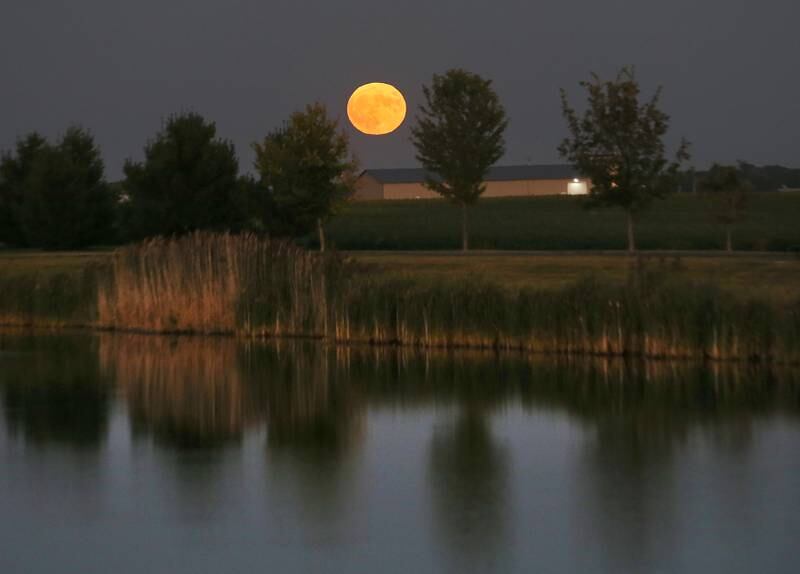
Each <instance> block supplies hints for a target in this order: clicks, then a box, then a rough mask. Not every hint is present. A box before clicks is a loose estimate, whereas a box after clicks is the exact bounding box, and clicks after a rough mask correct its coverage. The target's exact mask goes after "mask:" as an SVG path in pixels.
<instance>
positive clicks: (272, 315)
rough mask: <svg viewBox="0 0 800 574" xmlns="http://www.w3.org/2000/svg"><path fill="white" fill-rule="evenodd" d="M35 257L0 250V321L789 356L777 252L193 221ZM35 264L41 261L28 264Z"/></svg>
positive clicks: (790, 269) (786, 268)
mask: <svg viewBox="0 0 800 574" xmlns="http://www.w3.org/2000/svg"><path fill="white" fill-rule="evenodd" d="M40 257H42V259H40V260H39V261H38V262H32V261H31V258H26V257H25V256H23V255H17V256H12V257H5V258H3V259H2V261H3V262H4V263H7V264H6V265H2V264H1V263H0V317H2V320H3V321H4V322H7V323H9V322H10V323H27V324H40V325H42V324H50V325H78V324H80V325H86V326H93V327H101V328H111V329H124V330H141V331H152V332H198V333H232V334H238V335H243V336H311V337H324V338H326V339H328V340H337V341H349V342H372V343H402V344H407V345H417V346H425V347H457V346H469V347H491V348H502V349H518V350H527V351H545V352H556V353H591V354H609V355H613V354H630V355H644V356H661V357H665V356H671V357H682V356H705V357H713V358H756V357H757V358H760V359H773V360H776V361H783V362H791V361H795V362H796V361H800V301H798V297H797V294H796V292H795V287H796V286H797V285H798V284H800V282H799V281H798V278H799V277H800V260H797V259H796V258H794V257H793V256H790V255H787V256H784V257H779V256H771V257H763V256H762V257H759V256H754V255H751V256H743V257H732V258H728V257H725V258H713V257H705V258H703V257H692V258H688V257H685V258H680V259H678V258H674V257H668V258H664V259H659V258H657V257H656V258H654V259H653V260H651V261H649V262H644V263H643V262H642V261H639V263H638V264H635V265H633V266H632V267H631V266H630V265H631V264H630V262H629V260H628V259H627V258H624V257H620V256H597V257H587V256H564V257H557V256H547V257H543V256H520V255H516V256H515V255H504V256H497V257H487V256H485V255H484V256H480V255H478V256H466V257H464V256H453V257H451V258H449V259H447V260H442V259H441V256H435V255H422V256H413V257H412V256H410V255H404V254H400V255H389V256H387V255H383V256H381V255H375V254H373V255H362V256H361V258H360V260H361V262H360V263H358V262H354V261H352V260H348V261H342V260H340V259H338V258H336V257H335V256H327V257H320V256H319V255H317V254H314V253H308V252H304V251H302V250H300V249H297V248H295V247H292V246H289V245H286V244H281V243H270V242H267V241H263V240H258V239H256V238H253V237H238V238H237V237H229V236H213V235H196V236H192V237H187V238H184V239H181V240H177V241H155V242H150V243H147V244H144V245H140V246H132V247H127V248H124V249H121V250H119V251H117V252H116V253H115V254H114V255H113V256H112V255H108V254H106V255H103V254H91V255H81V256H74V257H63V256H40ZM59 257H61V258H62V259H61V261H62V262H63V266H61V267H60V268H59V261H58V260H59ZM426 257H427V258H429V259H428V260H427V261H426ZM81 258H84V259H83V260H82V259H81ZM34 259H35V258H34ZM9 262H10V263H9ZM45 262H47V264H46V265H45ZM487 264H488V265H494V268H491V267H489V268H486V265H487ZM528 265H530V269H529V268H528ZM38 266H41V267H49V268H48V270H47V271H46V272H42V271H37V272H34V273H32V274H31V272H30V268H31V267H38ZM26 267H27V268H28V271H25V268H26ZM476 268H480V269H481V274H478V273H475V270H476ZM3 269H5V270H3ZM14 269H16V270H14ZM586 271H589V273H586ZM731 278H734V279H733V280H730V279H731ZM714 279H716V282H717V283H719V282H720V281H723V282H724V285H726V286H727V288H726V289H723V288H720V287H718V286H715V281H714Z"/></svg>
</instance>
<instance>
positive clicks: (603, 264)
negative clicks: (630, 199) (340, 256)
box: [349, 251, 800, 304]
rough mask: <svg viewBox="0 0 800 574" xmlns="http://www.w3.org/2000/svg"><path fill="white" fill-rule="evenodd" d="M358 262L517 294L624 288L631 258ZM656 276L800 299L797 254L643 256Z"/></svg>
mask: <svg viewBox="0 0 800 574" xmlns="http://www.w3.org/2000/svg"><path fill="white" fill-rule="evenodd" d="M349 255H350V256H351V257H353V258H354V259H355V260H356V261H359V262H360V263H363V264H364V265H366V266H367V268H368V269H369V270H371V271H374V272H376V273H377V274H378V275H380V276H383V277H385V278H387V279H389V278H391V279H410V280H413V281H415V282H418V283H420V284H433V283H445V284H446V283H463V282H480V283H484V282H485V283H490V284H495V285H498V286H500V287H504V288H508V289H512V290H517V289H524V288H532V289H548V290H551V289H552V290H555V289H562V288H565V287H568V286H570V285H573V284H575V283H576V282H578V281H580V280H581V279H584V278H586V277H588V276H592V277H595V278H597V279H598V280H600V281H602V282H604V283H610V284H614V285H622V284H623V283H625V281H626V280H627V278H628V275H629V272H630V268H631V259H630V258H629V257H627V256H625V255H623V254H582V253H563V254H562V253H553V252H549V253H529V252H508V251H505V252H490V253H470V254H466V255H462V254H460V253H435V252H434V253H431V252H417V253H415V252H391V251H384V252H357V251H356V252H350V253H349ZM640 262H641V263H640V264H641V265H644V266H645V267H646V268H647V269H649V270H651V271H656V272H661V273H663V274H664V275H668V276H670V277H673V278H676V279H685V280H689V281H693V282H696V283H713V284H715V285H718V286H719V287H720V288H722V289H723V290H725V291H727V292H729V293H731V294H732V295H735V296H737V297H738V298H742V299H744V298H756V299H759V300H766V301H770V302H774V303H778V304H783V303H794V302H795V301H797V300H798V299H800V257H798V256H797V255H792V254H747V253H743V254H735V255H732V256H726V255H719V254H686V253H680V254H678V253H661V254H651V255H642V256H641V257H640Z"/></svg>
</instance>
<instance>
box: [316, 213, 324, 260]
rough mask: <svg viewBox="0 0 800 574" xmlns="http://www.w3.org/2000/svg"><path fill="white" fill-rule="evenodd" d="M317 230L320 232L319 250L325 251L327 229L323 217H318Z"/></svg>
mask: <svg viewBox="0 0 800 574" xmlns="http://www.w3.org/2000/svg"><path fill="white" fill-rule="evenodd" d="M317 232H318V233H319V251H320V253H322V252H324V251H325V229H323V227H322V218H317Z"/></svg>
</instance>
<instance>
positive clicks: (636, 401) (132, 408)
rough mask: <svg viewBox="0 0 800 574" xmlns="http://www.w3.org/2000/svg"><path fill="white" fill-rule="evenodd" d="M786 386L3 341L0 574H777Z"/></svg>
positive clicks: (733, 373) (150, 343)
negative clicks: (629, 573)
mask: <svg viewBox="0 0 800 574" xmlns="http://www.w3.org/2000/svg"><path fill="white" fill-rule="evenodd" d="M799 536H800V372H798V369H794V370H793V369H791V368H777V367H767V366H756V365H742V364H739V365H734V364H703V363H689V362H686V363H680V362H658V361H651V362H644V361H627V362H626V361H622V360H601V359H588V358H583V359H574V358H573V359H566V358H553V357H550V358H548V357H524V356H521V355H515V354H508V355H496V354H493V353H475V352H472V353H467V352H463V353H457V352H450V353H445V352H442V353H428V354H421V353H414V352H410V351H399V350H397V349H391V348H380V349H375V348H355V347H354V348H342V347H340V348H333V347H329V346H325V345H322V344H319V343H298V342H283V343H280V344H278V343H268V342H243V341H236V340H234V339H229V338H222V337H220V338H213V337H208V338H202V337H163V336H145V335H114V334H88V333H72V334H59V335H55V334H48V333H37V334H35V335H32V334H29V333H25V332H22V331H3V332H0V572H1V573H3V574H15V573H25V574H27V573H40V572H45V573H46V572H58V573H62V572H75V573H81V574H90V573H104V574H106V573H115V574H120V573H122V574H124V573H128V572H131V573H132V572H137V573H138V572H148V573H161V572H164V573H170V574H174V573H183V572H186V573H193V574H197V573H205V572H209V573H212V572H213V573H218V572H225V573H238V572H242V573H244V572H286V573H289V572H292V573H293V572H315V573H317V572H323V573H324V572H337V573H339V572H342V573H358V572H370V573H374V572H381V573H401V572H402V573H407V572H413V573H415V574H420V573H428V572H431V573H433V572H437V573H438V572H459V573H463V572H503V573H506V572H537V573H547V572H588V573H595V572H597V573H620V572H664V573H667V572H669V573H672V572H725V573H726V574H730V573H739V572H742V573H744V572H759V573H771V572H786V573H794V572H797V571H798V568H800V566H798V559H799V558H800V543H798V537H799Z"/></svg>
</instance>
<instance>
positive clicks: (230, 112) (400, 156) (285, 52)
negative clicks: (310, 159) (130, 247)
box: [0, 0, 800, 178]
mask: <svg viewBox="0 0 800 574" xmlns="http://www.w3.org/2000/svg"><path fill="white" fill-rule="evenodd" d="M799 22H800V3H799V2H798V1H797V0H760V1H756V0H671V1H655V0H514V1H512V0H494V1H488V0H485V1H482V2H474V1H470V0H440V1H437V0H425V1H423V0H395V1H392V2H387V1H384V0H338V1H337V0H327V1H313V2H312V1H307V0H180V1H178V0H139V1H138V2H133V1H120V0H72V1H70V2H67V1H65V0H3V3H2V11H0V82H2V83H1V84H0V102H1V103H2V105H1V106H0V148H3V149H8V148H9V146H11V145H13V143H14V141H15V140H16V138H17V137H19V136H21V135H23V134H25V133H26V132H28V131H30V130H39V131H40V132H42V133H44V134H45V135H48V136H57V135H58V134H59V133H61V132H63V130H64V129H65V128H66V127H67V126H68V125H70V124H72V123H78V124H81V125H83V126H85V127H87V128H89V129H91V130H92V131H93V132H94V134H95V135H96V137H97V139H98V141H99V143H100V144H101V146H102V148H103V150H104V154H105V159H106V164H107V169H108V174H109V177H111V178H116V177H118V176H119V175H120V173H121V168H122V163H123V161H124V159H125V158H128V157H132V158H134V159H139V158H141V156H142V146H143V144H144V143H145V141H146V140H147V139H148V138H150V137H151V136H152V135H153V134H154V133H155V132H156V131H157V130H158V129H159V128H160V126H161V124H162V119H163V118H164V117H165V116H167V115H168V114H170V113H172V112H176V111H181V110H194V111H198V112H200V113H202V114H204V115H205V116H207V117H208V118H210V119H213V120H215V121H216V122H217V127H218V130H219V133H220V134H221V135H222V136H224V137H226V138H230V139H232V140H233V142H234V143H235V144H236V147H237V150H238V152H239V154H240V157H241V162H242V167H243V169H246V170H249V169H250V167H251V163H252V153H251V151H250V144H251V142H253V141H254V140H256V139H260V138H261V137H263V135H264V134H266V133H267V132H268V131H270V130H271V129H273V128H274V127H276V126H278V125H279V124H280V122H281V121H282V119H283V118H285V117H286V116H287V115H288V114H289V113H291V112H292V111H293V110H295V109H298V108H301V107H302V106H304V105H305V104H306V103H308V102H312V101H314V100H319V101H321V102H323V103H325V104H326V105H327V106H328V107H329V109H330V110H331V111H332V112H333V113H334V114H335V115H338V116H340V117H341V119H342V120H344V125H346V126H347V129H348V131H349V132H350V133H351V136H352V144H353V147H354V149H355V151H356V153H357V154H358V156H359V158H360V159H361V162H362V164H363V165H364V166H365V167H405V166H412V165H414V164H415V160H414V153H413V149H412V146H411V144H410V143H409V141H408V123H409V120H412V119H413V114H414V109H415V108H416V107H417V106H418V104H419V101H420V86H421V85H422V84H423V83H427V82H429V81H430V78H431V75H432V74H433V73H436V72H443V71H444V70H446V69H448V68H450V67H463V68H466V69H468V70H470V71H474V72H477V73H480V74H482V75H485V76H486V77H489V78H492V79H493V80H494V83H495V87H496V89H497V91H498V93H499V94H500V97H501V99H502V101H503V103H504V104H505V106H506V109H507V111H508V114H509V117H510V122H511V123H510V126H509V130H508V133H507V154H506V157H505V158H504V160H503V161H502V163H522V162H533V163H545V162H553V161H558V155H557V152H556V151H555V150H556V146H557V145H558V143H559V141H560V139H561V138H562V137H563V136H564V133H565V130H564V122H563V119H562V118H561V115H560V110H559V100H558V89H559V88H560V87H565V88H567V89H568V90H569V91H570V92H571V93H572V94H573V99H574V101H576V102H577V101H578V97H579V92H578V87H577V83H578V82H579V81H580V80H583V79H586V78H587V77H588V75H589V72H591V71H595V72H597V73H599V74H601V75H606V76H607V75H610V74H613V73H614V72H615V71H616V70H617V69H618V68H619V67H620V66H622V65H625V64H633V65H635V66H636V68H637V73H638V75H639V78H640V80H641V81H642V84H643V87H644V88H645V89H646V90H647V91H648V92H649V91H650V90H652V89H653V88H654V87H655V86H656V85H658V84H663V86H664V90H665V91H664V99H663V107H664V108H665V110H666V111H667V112H668V113H669V114H670V115H671V116H672V129H671V132H670V136H671V137H670V141H671V142H675V141H676V140H677V138H678V137H680V136H681V135H683V136H686V137H687V138H688V139H689V140H690V141H691V142H692V143H693V156H694V158H693V163H695V164H696V165H698V166H704V165H707V164H708V163H709V162H710V161H723V162H731V161H734V160H736V159H746V160H748V161H752V162H755V163H781V164H784V165H790V166H800V71H799V66H798V60H799V59H800V32H798V29H799V28H798V23H799ZM369 81H385V82H389V83H392V84H394V85H396V86H397V87H398V88H400V90H401V91H403V92H404V93H405V95H406V97H407V99H408V103H409V109H410V114H409V118H408V119H407V121H406V124H404V126H403V128H401V129H400V130H398V131H397V132H395V133H394V134H391V135H389V136H384V137H369V136H363V135H359V134H358V133H356V132H355V131H354V130H352V128H350V126H349V123H347V122H346V114H345V105H346V102H347V98H348V96H349V95H350V92H351V91H352V89H353V88H355V87H356V86H357V85H359V84H361V83H365V82H369Z"/></svg>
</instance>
